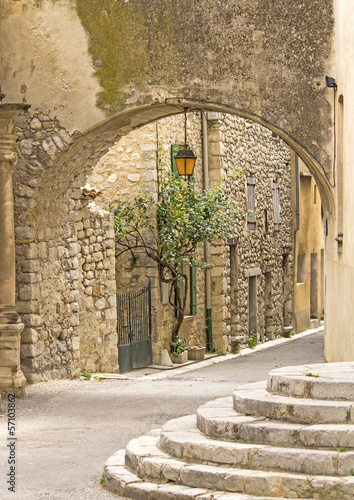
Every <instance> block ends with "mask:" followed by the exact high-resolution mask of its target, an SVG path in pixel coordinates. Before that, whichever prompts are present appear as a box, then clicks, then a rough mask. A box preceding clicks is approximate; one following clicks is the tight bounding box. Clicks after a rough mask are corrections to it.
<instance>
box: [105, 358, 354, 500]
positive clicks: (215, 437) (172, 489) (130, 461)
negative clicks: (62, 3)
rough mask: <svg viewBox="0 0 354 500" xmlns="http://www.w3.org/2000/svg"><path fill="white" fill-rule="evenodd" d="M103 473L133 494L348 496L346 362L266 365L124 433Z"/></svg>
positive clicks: (350, 422)
mask: <svg viewBox="0 0 354 500" xmlns="http://www.w3.org/2000/svg"><path fill="white" fill-rule="evenodd" d="M105 481H106V486H107V488H108V489H110V490H112V491H114V492H116V493H117V494H118V495H120V496H123V497H126V498H131V499H136V500H146V499H148V500H173V499H176V500H187V499H188V500H190V499H198V500H212V499H214V500H219V499H220V500H248V499H258V500H260V499H263V500H265V499H267V500H270V499H278V500H279V499H285V498H293V499H294V498H295V499H316V500H317V499H318V500H349V499H350V500H353V499H354V363H331V364H323V365H322V364H321V365H307V366H300V367H290V368H280V369H276V370H273V371H272V372H270V373H269V376H268V381H267V382H261V383H256V384H251V385H248V386H243V387H241V388H239V389H238V390H236V391H235V392H234V393H233V395H232V397H229V398H221V399H217V400H215V401H212V402H210V403H207V404H205V405H203V406H201V407H200V408H199V409H198V410H197V414H196V415H192V416H187V417H181V418H177V419H174V420H171V421H169V422H167V423H166V424H165V425H164V426H163V428H162V429H161V430H158V431H152V432H150V433H149V434H147V435H145V436H142V437H140V438H138V439H134V440H132V441H131V442H130V443H129V444H128V446H127V448H126V450H125V451H123V450H122V451H118V452H117V453H115V454H114V455H113V456H112V457H110V458H109V459H108V461H107V463H106V466H105Z"/></svg>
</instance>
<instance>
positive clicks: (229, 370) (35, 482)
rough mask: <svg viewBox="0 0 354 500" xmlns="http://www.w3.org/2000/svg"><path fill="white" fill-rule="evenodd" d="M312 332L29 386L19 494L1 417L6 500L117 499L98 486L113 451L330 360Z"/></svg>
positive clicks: (19, 408) (19, 410)
mask: <svg viewBox="0 0 354 500" xmlns="http://www.w3.org/2000/svg"><path fill="white" fill-rule="evenodd" d="M308 333H309V334H307V335H303V334H300V335H299V336H296V337H294V338H292V339H291V340H288V341H285V339H281V340H280V341H274V342H269V343H267V345H263V346H260V347H259V348H256V349H255V350H253V351H250V350H246V351H244V352H243V353H242V355H241V356H228V357H218V358H213V359H211V360H209V361H208V362H207V363H205V362H202V363H200V364H195V365H193V366H189V367H182V368H178V369H176V370H170V371H168V372H167V371H164V372H163V371H158V370H152V369H143V370H138V371H136V372H132V373H130V374H127V375H126V376H124V377H121V378H119V377H118V378H116V379H107V380H97V379H91V380H90V381H86V380H73V381H69V380H63V381H50V382H47V383H40V384H37V385H32V386H28V387H27V395H26V396H25V397H24V398H23V399H18V400H17V401H16V437H17V441H16V493H12V492H7V487H8V485H7V484H6V481H7V477H6V474H7V473H8V472H9V469H8V468H9V465H8V463H7V461H8V448H7V447H6V444H5V443H7V437H8V431H7V423H8V417H7V415H6V414H5V413H4V414H3V416H2V417H1V418H0V443H1V447H0V454H1V456H0V460H1V461H0V498H1V499H6V500H7V499H10V498H11V499H14V500H20V499H21V500H41V499H51V500H109V499H110V500H113V499H117V498H118V497H117V496H116V495H113V494H112V493H110V492H108V491H106V490H105V489H104V488H101V487H100V486H99V479H100V477H101V474H102V471H103V466H104V463H105V461H106V460H107V458H108V457H109V456H110V455H112V454H113V453H114V452H115V451H117V450H118V449H121V448H124V447H125V446H126V445H127V443H128V442H129V441H130V440H131V439H132V438H134V437H138V436H140V435H142V434H144V433H146V432H148V431H149V430H151V429H157V428H160V427H161V425H162V424H163V423H165V422H166V421H167V420H169V419H171V418H174V417H177V416H181V415H188V414H191V413H194V412H195V410H196V409H197V408H198V406H200V405H201V404H202V403H204V402H207V401H209V400H212V399H215V398H217V397H223V396H229V395H231V394H232V391H233V389H235V388H236V387H238V386H240V385H242V384H244V383H248V382H255V381H257V380H263V379H265V378H266V376H267V373H268V371H269V370H270V369H272V368H275V367H276V366H279V367H280V366H287V365H289V366H290V365H300V364H304V363H320V362H323V361H324V358H323V331H322V329H320V330H317V331H313V332H308ZM205 365H207V366H205ZM6 404H7V401H3V405H2V409H3V411H5V405H6Z"/></svg>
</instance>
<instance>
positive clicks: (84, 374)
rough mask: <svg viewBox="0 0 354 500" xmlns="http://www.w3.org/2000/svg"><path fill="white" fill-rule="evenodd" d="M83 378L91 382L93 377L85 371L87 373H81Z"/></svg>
mask: <svg viewBox="0 0 354 500" xmlns="http://www.w3.org/2000/svg"><path fill="white" fill-rule="evenodd" d="M81 377H84V378H85V379H86V380H90V378H91V377H92V373H90V372H89V371H87V370H85V371H83V372H81Z"/></svg>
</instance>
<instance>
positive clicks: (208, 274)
mask: <svg viewBox="0 0 354 500" xmlns="http://www.w3.org/2000/svg"><path fill="white" fill-rule="evenodd" d="M201 115H202V151H203V154H202V159H203V184H204V186H203V187H204V189H207V187H208V185H209V162H208V123H207V119H206V114H205V113H204V112H203V111H202V113H201ZM204 260H205V263H206V264H210V243H209V242H207V241H206V242H205V243H204ZM205 312H206V329H207V349H208V351H212V350H213V329H212V321H211V272H210V269H206V270H205Z"/></svg>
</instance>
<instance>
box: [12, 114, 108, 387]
mask: <svg viewBox="0 0 354 500" xmlns="http://www.w3.org/2000/svg"><path fill="white" fill-rule="evenodd" d="M14 132H15V133H16V134H17V136H18V137H19V142H18V153H19V157H20V158H19V162H18V165H17V168H16V173H15V179H14V181H15V182H14V196H15V233H16V262H17V307H18V311H20V314H21V316H22V321H23V322H24V324H25V329H24V330H23V332H22V336H21V358H22V361H21V364H22V367H23V372H24V374H25V376H26V378H27V380H28V381H29V382H37V381H40V380H44V379H48V378H67V377H69V378H70V377H75V376H78V375H79V373H80V370H81V369H83V368H87V367H89V368H90V369H92V367H93V366H94V367H95V368H96V369H102V370H103V369H104V370H108V371H115V370H117V348H116V316H115V315H116V306H115V298H114V300H112V296H113V297H115V269H114V240H113V239H112V238H113V234H112V232H113V222H112V220H111V216H110V214H108V213H101V212H102V211H100V210H98V211H96V212H95V211H94V210H93V213H94V214H95V215H94V216H92V211H91V212H90V210H88V209H87V208H85V209H84V210H83V207H82V200H81V194H82V193H81V189H80V185H81V186H82V185H83V183H84V181H85V177H82V178H80V177H79V178H78V179H77V180H76V187H75V182H73V183H72V186H71V188H70V189H68V190H67V191H66V192H65V193H64V195H63V196H61V197H60V198H59V197H58V195H57V192H58V188H59V186H60V183H61V182H62V180H61V179H60V178H59V176H53V179H54V182H53V183H52V185H51V189H50V190H49V193H48V197H47V198H46V199H44V200H42V201H43V206H44V209H43V210H42V211H39V210H38V205H37V202H36V194H38V191H37V188H38V185H39V183H40V179H41V176H42V174H43V171H44V170H45V169H46V168H48V166H49V165H50V160H51V155H53V154H56V153H57V152H58V151H60V150H62V149H64V148H65V147H67V145H68V144H69V143H70V142H71V141H72V138H71V137H70V135H69V133H68V132H67V131H66V129H65V128H64V127H62V126H61V125H60V123H59V121H58V120H57V119H55V118H52V117H51V116H49V115H48V114H45V113H43V112H42V110H41V109H37V110H36V111H35V112H34V113H29V112H28V113H25V114H24V115H22V116H20V117H19V118H18V119H17V120H16V124H15V129H14ZM55 179H56V180H55ZM86 204H87V202H86ZM49 206H51V210H50V211H49V210H48V207H49ZM108 226H110V227H108ZM89 233H91V234H89ZM93 240H95V241H93ZM97 247H99V248H97ZM110 249H111V250H110ZM110 252H111V254H110ZM88 254H89V255H88ZM97 287H99V288H97ZM103 302H104V309H105V311H104V312H103V315H104V317H102V307H101V306H102V303H103ZM92 334H94V336H95V341H94V342H93V341H92V342H91V338H90V335H92ZM89 338H90V342H89V344H90V347H89V349H88V348H87V342H88V339H89ZM100 340H101V343H100ZM115 354H116V356H115Z"/></svg>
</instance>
